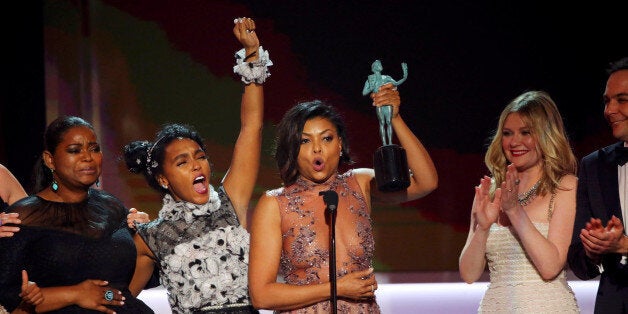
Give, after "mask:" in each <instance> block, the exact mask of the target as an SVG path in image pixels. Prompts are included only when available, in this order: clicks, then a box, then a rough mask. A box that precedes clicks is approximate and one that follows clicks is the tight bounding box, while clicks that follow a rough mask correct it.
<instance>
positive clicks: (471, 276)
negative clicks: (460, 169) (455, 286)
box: [458, 176, 501, 283]
mask: <svg viewBox="0 0 628 314" xmlns="http://www.w3.org/2000/svg"><path fill="white" fill-rule="evenodd" d="M490 187H491V178H489V177H487V176H484V177H483V178H482V179H480V185H478V186H476V187H475V197H474V198H473V205H472V206H471V223H470V226H469V234H468V236H467V242H466V243H465V245H464V248H463V249H462V252H461V253H460V258H459V260H458V269H459V271H460V277H462V280H464V281H465V282H466V283H473V282H475V281H477V280H478V279H479V278H480V276H482V273H483V272H484V269H485V267H486V258H485V257H484V255H485V254H486V240H487V239H488V234H489V230H490V228H491V225H492V224H493V223H495V222H496V221H497V217H498V216H499V210H500V203H501V189H497V191H495V198H494V199H493V200H491V199H490V196H489V190H490Z"/></svg>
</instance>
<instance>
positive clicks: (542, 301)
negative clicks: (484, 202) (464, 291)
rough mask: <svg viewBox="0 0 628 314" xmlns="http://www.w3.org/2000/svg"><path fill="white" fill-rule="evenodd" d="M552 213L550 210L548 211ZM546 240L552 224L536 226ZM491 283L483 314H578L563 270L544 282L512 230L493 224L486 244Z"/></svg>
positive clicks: (540, 223) (482, 308) (480, 309)
mask: <svg viewBox="0 0 628 314" xmlns="http://www.w3.org/2000/svg"><path fill="white" fill-rule="evenodd" d="M548 211H549V212H550V213H551V208H550V209H548ZM534 226H535V227H536V229H537V230H539V232H540V233H541V234H542V235H543V236H544V237H546V238H547V234H548V230H549V223H548V222H534ZM486 258H487V262H488V268H489V274H490V283H489V286H488V289H487V290H486V293H485V294H484V297H483V298H482V302H481V303H480V307H479V309H478V312H480V313H522V314H523V313H526V314H527V313H548V314H549V313H579V312H580V310H579V309H578V304H577V302H576V297H575V295H574V292H573V290H572V289H571V287H569V285H568V283H567V276H566V271H565V270H564V269H563V271H561V272H560V273H559V274H558V276H557V277H556V278H554V279H553V280H543V278H542V277H541V275H540V274H539V273H538V271H537V270H536V268H535V267H534V264H532V261H531V260H530V259H529V258H528V256H527V255H526V253H525V251H524V249H523V245H522V244H521V241H520V240H519V237H518V235H517V234H516V231H515V229H514V228H513V227H512V226H501V225H498V224H493V225H492V226H491V229H490V233H489V236H488V239H487V241H486Z"/></svg>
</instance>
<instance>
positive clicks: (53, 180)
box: [50, 169, 59, 192]
mask: <svg viewBox="0 0 628 314" xmlns="http://www.w3.org/2000/svg"><path fill="white" fill-rule="evenodd" d="M50 172H51V173H52V185H51V188H52V191H53V192H57V191H59V184H58V183H57V180H55V171H54V170H53V169H50Z"/></svg>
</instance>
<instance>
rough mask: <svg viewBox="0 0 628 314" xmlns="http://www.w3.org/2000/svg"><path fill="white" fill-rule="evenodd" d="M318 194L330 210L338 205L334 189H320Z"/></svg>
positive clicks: (333, 209)
mask: <svg viewBox="0 0 628 314" xmlns="http://www.w3.org/2000/svg"><path fill="white" fill-rule="evenodd" d="M318 195H322V196H323V202H325V205H326V206H327V209H328V210H329V211H330V212H335V211H336V207H338V193H336V191H334V190H327V191H320V192H318Z"/></svg>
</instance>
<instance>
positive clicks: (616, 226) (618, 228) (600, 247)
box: [580, 215, 628, 260]
mask: <svg viewBox="0 0 628 314" xmlns="http://www.w3.org/2000/svg"><path fill="white" fill-rule="evenodd" d="M580 240H581V241H582V245H583V246H584V249H585V252H586V254H587V256H589V258H592V259H594V260H597V259H599V257H600V255H602V254H607V253H626V252H625V250H626V249H625V248H624V249H622V248H623V247H624V246H626V245H625V244H624V246H622V241H623V242H627V241H628V238H626V236H624V225H623V224H622V221H621V219H619V218H617V217H615V216H614V215H613V217H611V219H610V220H609V221H608V223H607V224H606V227H604V225H602V221H601V220H600V219H598V218H591V220H590V221H589V222H588V223H587V224H586V225H585V228H584V229H582V230H580ZM622 250H623V251H622Z"/></svg>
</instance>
